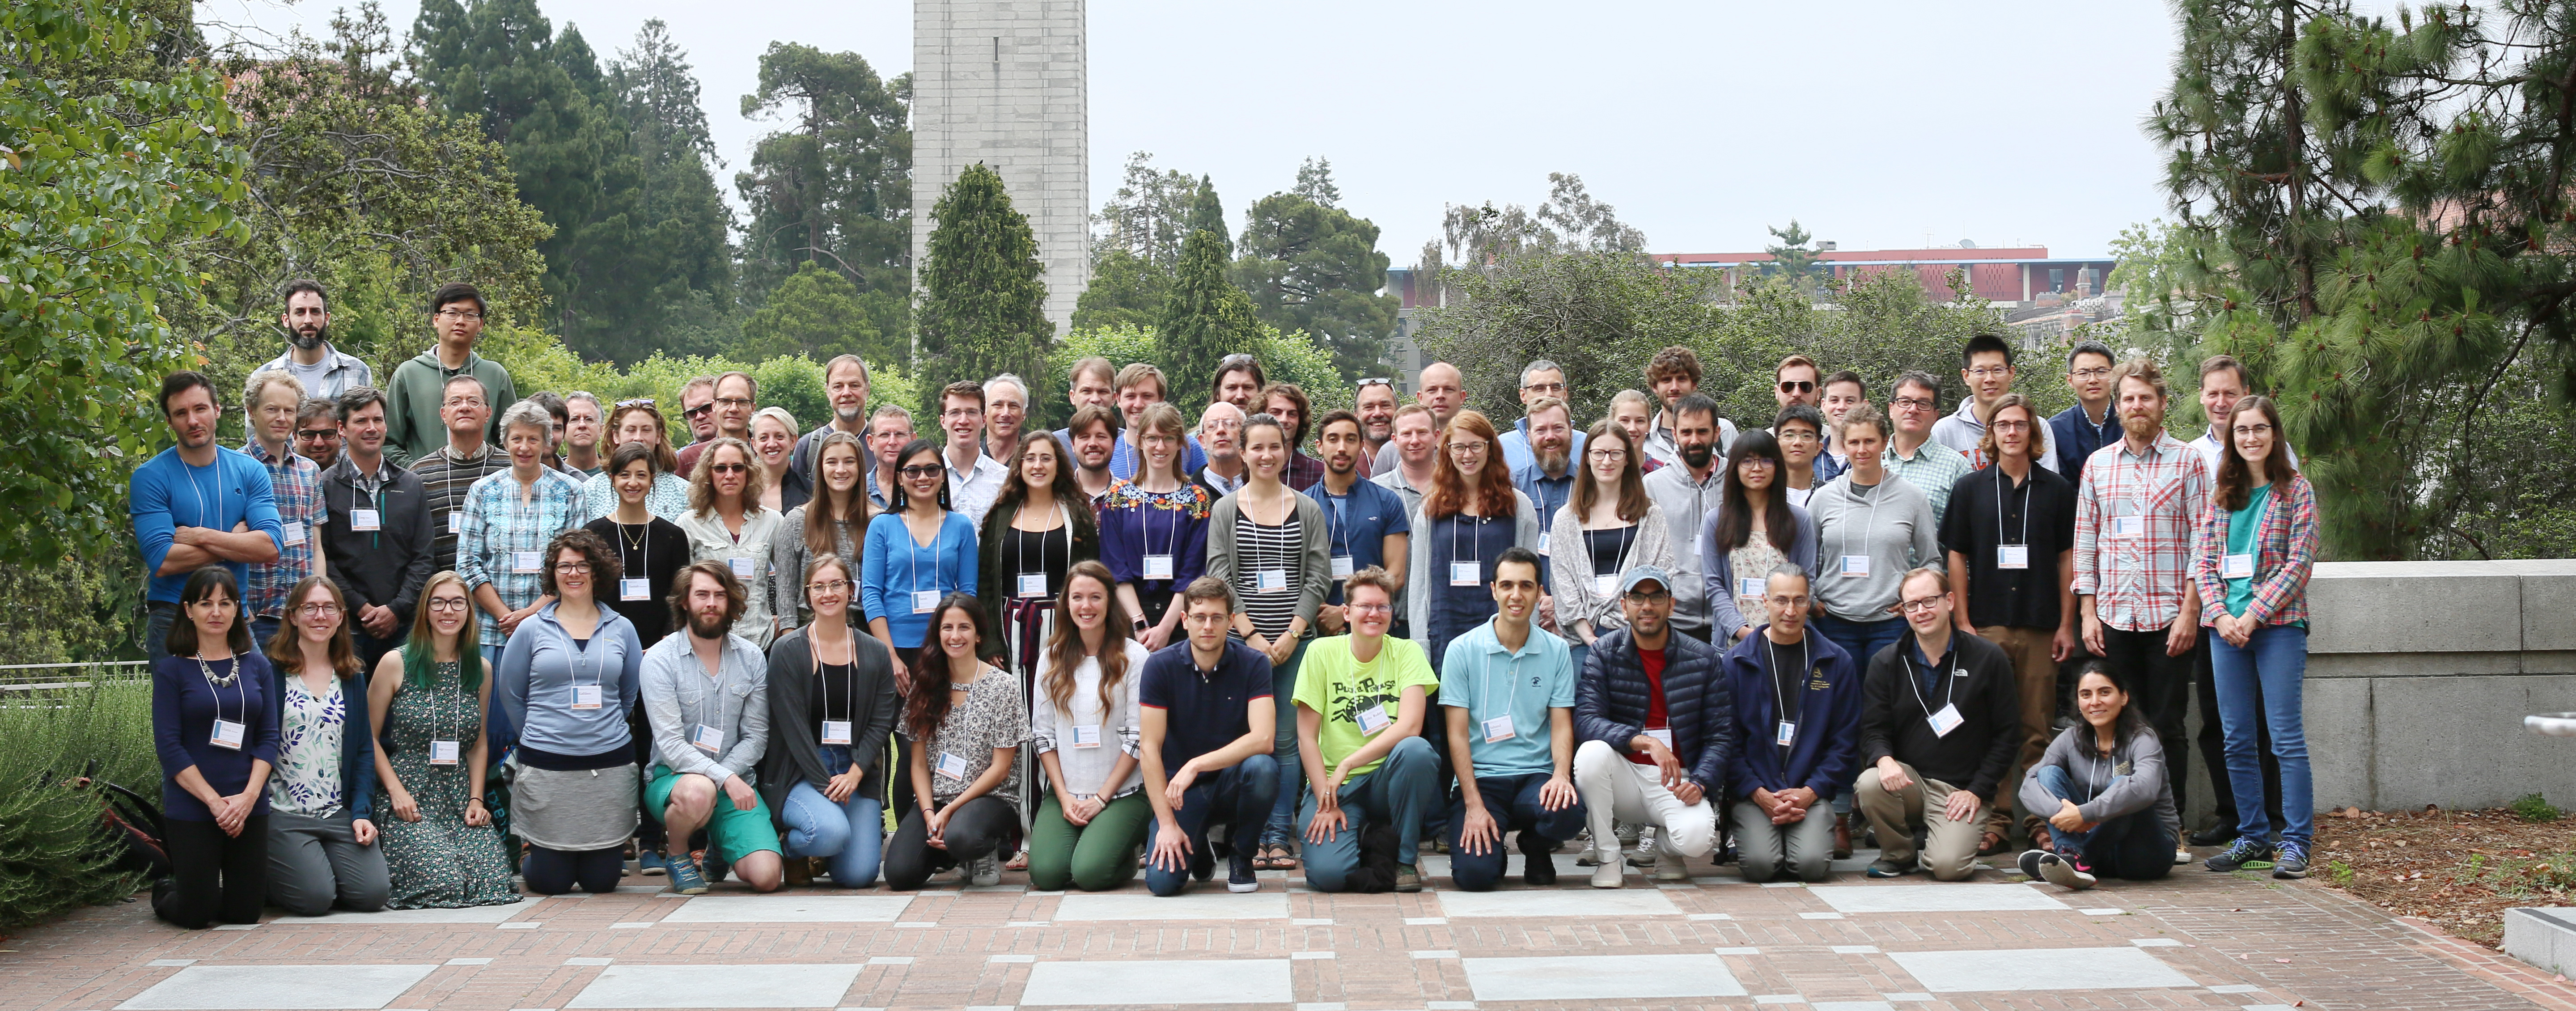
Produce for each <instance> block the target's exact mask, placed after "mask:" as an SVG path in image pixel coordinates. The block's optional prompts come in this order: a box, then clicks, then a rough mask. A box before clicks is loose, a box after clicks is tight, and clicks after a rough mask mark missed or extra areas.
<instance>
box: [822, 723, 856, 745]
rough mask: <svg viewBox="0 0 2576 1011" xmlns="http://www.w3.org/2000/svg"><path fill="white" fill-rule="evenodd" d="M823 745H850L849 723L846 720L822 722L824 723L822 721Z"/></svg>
mask: <svg viewBox="0 0 2576 1011" xmlns="http://www.w3.org/2000/svg"><path fill="white" fill-rule="evenodd" d="M823 743H825V744H848V743H850V721H848V720H824V721H823Z"/></svg>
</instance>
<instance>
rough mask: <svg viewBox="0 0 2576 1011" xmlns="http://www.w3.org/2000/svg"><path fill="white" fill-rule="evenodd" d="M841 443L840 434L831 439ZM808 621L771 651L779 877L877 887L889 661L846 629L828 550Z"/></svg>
mask: <svg viewBox="0 0 2576 1011" xmlns="http://www.w3.org/2000/svg"><path fill="white" fill-rule="evenodd" d="M833 434H834V435H836V436H841V437H843V438H847V437H848V435H847V433H840V432H836V433H833ZM803 575H804V577H805V583H804V592H803V593H801V594H800V596H801V597H802V598H803V600H804V602H805V606H806V607H808V608H811V609H812V610H813V613H814V621H813V622H812V623H811V624H808V625H806V626H805V627H803V628H800V629H797V630H796V631H793V632H789V633H787V634H786V635H783V636H780V637H778V643H777V645H774V646H771V647H770V649H769V682H768V684H769V749H768V750H766V751H763V752H761V755H760V793H761V797H762V799H764V800H766V801H768V802H769V809H770V810H771V811H775V812H777V819H778V829H779V837H780V840H781V842H782V845H784V846H785V848H786V853H787V869H786V880H787V883H788V884H791V885H804V884H811V883H813V881H814V873H815V870H816V865H817V864H820V865H822V867H823V868H825V869H827V870H828V871H829V873H830V874H831V875H832V883H833V884H835V885H839V886H841V887H843V888H865V887H867V886H869V885H872V884H875V883H876V880H877V866H878V862H879V860H880V859H881V854H882V853H883V851H884V848H885V833H886V827H885V804H886V799H887V794H886V790H887V788H888V787H890V786H891V785H892V784H893V780H892V777H889V776H888V775H886V772H887V770H889V769H891V768H893V767H894V762H893V759H894V756H895V754H896V752H894V751H893V737H894V725H895V718H896V716H897V715H898V714H899V712H900V710H901V708H902V704H901V703H900V702H898V701H897V700H896V697H895V684H894V663H893V660H894V654H893V653H891V652H889V651H887V649H886V648H885V644H884V643H882V642H879V641H877V640H876V638H875V637H873V636H864V635H859V634H858V633H857V631H856V630H855V629H853V628H852V626H851V624H850V621H851V612H850V603H851V601H852V600H854V599H856V597H857V595H858V588H857V584H856V583H855V582H853V581H852V580H851V579H850V563H848V562H844V561H842V560H841V558H840V556H838V555H834V554H831V553H829V552H826V553H823V554H819V555H816V556H814V560H813V561H811V562H808V563H806V566H805V571H804V573H803Z"/></svg>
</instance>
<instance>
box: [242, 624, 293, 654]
mask: <svg viewBox="0 0 2576 1011" xmlns="http://www.w3.org/2000/svg"><path fill="white" fill-rule="evenodd" d="M285 623H286V622H285V619H282V618H252V619H251V620H250V648H252V649H254V650H258V651H260V652H262V653H266V652H268V641H269V640H270V639H274V638H276V637H277V626H279V625H283V624H285Z"/></svg>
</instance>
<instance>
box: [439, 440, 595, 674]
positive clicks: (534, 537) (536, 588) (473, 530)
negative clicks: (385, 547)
mask: <svg viewBox="0 0 2576 1011" xmlns="http://www.w3.org/2000/svg"><path fill="white" fill-rule="evenodd" d="M464 515H465V525H464V528H463V529H461V530H459V531H457V534H456V574H457V575H460V576H463V577H465V588H466V589H467V590H468V591H471V590H474V589H477V588H479V587H481V586H483V585H484V584H486V583H489V584H491V585H492V589H493V591H494V592H497V593H499V594H500V595H501V606H503V607H506V608H509V609H511V610H513V611H515V610H518V609H519V608H522V607H526V606H528V605H530V604H533V603H536V602H537V598H538V597H540V596H543V595H544V593H543V591H544V587H545V583H544V581H543V580H542V579H541V578H540V577H541V576H542V573H540V572H537V571H536V569H537V568H539V567H542V566H544V565H546V564H549V563H551V562H552V561H553V559H549V558H543V557H539V558H536V559H534V560H535V562H536V563H537V564H536V565H535V566H525V567H524V568H525V569H526V571H521V570H522V568H523V567H522V566H520V565H516V564H513V563H514V562H516V561H521V560H522V559H519V558H517V557H516V556H517V555H518V554H519V553H520V552H528V553H530V554H535V555H542V554H543V553H544V551H545V550H546V542H547V541H550V540H553V539H554V536H555V535H556V534H559V533H562V532H564V531H566V530H578V529H581V525H582V524H584V523H588V522H590V509H589V507H587V506H585V505H584V504H583V503H582V494H581V484H580V482H577V481H574V480H573V479H572V478H569V477H565V476H564V475H563V472H562V471H557V470H543V469H540V470H539V471H537V483H536V485H535V487H534V488H532V489H530V490H529V494H528V497H527V498H526V499H525V500H524V501H522V499H521V497H520V485H519V478H518V476H517V475H514V474H512V473H510V472H509V471H508V470H507V469H504V470H501V471H499V472H496V473H493V474H488V475H485V476H484V478H483V479H482V480H480V481H476V482H474V487H473V489H472V490H469V491H467V492H466V493H465V508H464ZM481 624H482V626H483V649H484V650H485V652H486V655H491V656H498V655H499V653H498V652H497V651H498V650H499V649H500V648H501V647H502V646H504V645H507V644H508V643H509V637H508V636H505V635H502V634H501V623H500V622H497V621H492V620H489V619H488V616H487V619H486V620H484V621H483V622H482V623H481Z"/></svg>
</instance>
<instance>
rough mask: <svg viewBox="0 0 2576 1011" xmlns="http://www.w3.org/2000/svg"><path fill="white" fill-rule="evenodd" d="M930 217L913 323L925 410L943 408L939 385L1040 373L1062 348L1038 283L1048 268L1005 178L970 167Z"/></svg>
mask: <svg viewBox="0 0 2576 1011" xmlns="http://www.w3.org/2000/svg"><path fill="white" fill-rule="evenodd" d="M930 213H931V217H932V218H933V219H934V220H936V221H937V222H938V225H937V226H936V227H934V228H932V229H931V231H930V244H929V248H928V249H927V250H926V251H925V252H924V254H923V262H922V265H921V291H922V294H921V304H920V308H919V309H918V311H917V316H916V321H917V327H918V331H917V332H918V333H919V335H920V343H919V345H918V347H917V349H916V351H915V358H916V361H917V364H918V368H919V374H920V375H921V377H922V383H921V389H922V395H923V396H924V398H925V403H924V406H925V407H936V406H937V399H938V396H939V388H940V387H941V386H944V385H946V384H947V383H949V382H952V381H954V380H959V379H973V380H977V381H979V382H980V381H982V380H984V379H987V378H990V377H992V376H994V375H997V374H999V373H1003V372H1010V373H1016V374H1018V375H1021V376H1036V375H1040V374H1042V373H1041V372H1040V371H1039V369H1040V368H1041V366H1043V365H1044V364H1045V362H1046V356H1047V351H1048V349H1050V348H1051V347H1053V346H1054V344H1055V325H1054V324H1052V323H1049V322H1047V318H1046V313H1045V311H1044V310H1043V305H1044V303H1045V302H1046V284H1045V283H1044V282H1042V281H1040V280H1038V274H1039V272H1041V271H1043V270H1044V269H1046V268H1045V267H1044V266H1043V265H1041V264H1039V263H1038V242H1037V237H1036V235H1035V234H1033V233H1031V232H1030V231H1029V219H1028V216H1027V215H1025V214H1021V213H1020V212H1019V211H1018V210H1016V209H1014V208H1013V207H1012V206H1011V195H1010V194H1009V193H1007V192H1005V191H1004V190H1003V189H1002V176H1001V173H999V172H995V171H993V170H992V169H991V168H990V167H988V166H986V165H985V164H984V163H982V162H977V163H975V164H974V165H972V166H969V167H967V169H966V170H965V171H963V172H960V173H958V174H957V181H956V182H953V183H950V184H949V186H948V192H947V193H946V194H944V195H942V196H941V197H940V198H939V203H938V205H937V206H935V207H933V208H932V209H931V212H930Z"/></svg>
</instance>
